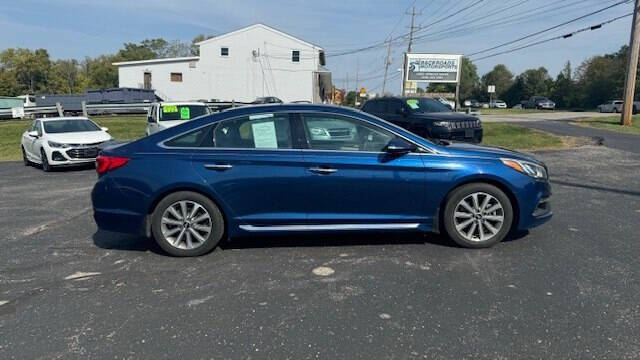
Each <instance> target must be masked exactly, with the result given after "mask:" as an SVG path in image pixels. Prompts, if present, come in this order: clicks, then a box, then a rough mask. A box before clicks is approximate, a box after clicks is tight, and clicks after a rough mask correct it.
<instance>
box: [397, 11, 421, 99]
mask: <svg viewBox="0 0 640 360" xmlns="http://www.w3.org/2000/svg"><path fill="white" fill-rule="evenodd" d="M405 14H406V15H411V26H410V27H409V45H408V46H407V54H410V53H411V45H413V32H414V31H415V30H416V29H417V28H418V27H417V26H415V20H416V15H422V13H416V7H415V6H414V7H412V8H411V12H410V13H405ZM407 66H408V64H407V57H406V56H405V57H404V64H403V65H402V68H403V71H402V96H406V95H407V82H406V79H407V70H408V68H407Z"/></svg>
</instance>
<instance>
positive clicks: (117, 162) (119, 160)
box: [96, 155, 129, 174]
mask: <svg viewBox="0 0 640 360" xmlns="http://www.w3.org/2000/svg"><path fill="white" fill-rule="evenodd" d="M127 162H129V158H126V157H119V156H105V155H100V156H98V157H97V158H96V171H97V172H98V174H104V173H106V172H108V171H111V170H115V169H117V168H119V167H121V166H124V165H125V164H126V163H127Z"/></svg>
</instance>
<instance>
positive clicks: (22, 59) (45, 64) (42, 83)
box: [0, 48, 51, 93]
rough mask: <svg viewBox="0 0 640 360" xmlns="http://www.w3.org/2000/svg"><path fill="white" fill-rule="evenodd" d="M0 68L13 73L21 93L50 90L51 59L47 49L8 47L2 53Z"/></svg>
mask: <svg viewBox="0 0 640 360" xmlns="http://www.w3.org/2000/svg"><path fill="white" fill-rule="evenodd" d="M0 68H2V69H3V70H4V71H8V72H10V73H12V74H13V77H14V78H15V81H16V83H17V87H18V91H19V92H20V93H27V92H29V93H36V92H46V91H48V77H49V72H50V70H51V61H50V60H49V53H48V52H47V50H45V49H37V50H35V51H32V50H29V49H21V48H18V49H7V50H5V51H3V52H2V53H0ZM5 76H7V75H5Z"/></svg>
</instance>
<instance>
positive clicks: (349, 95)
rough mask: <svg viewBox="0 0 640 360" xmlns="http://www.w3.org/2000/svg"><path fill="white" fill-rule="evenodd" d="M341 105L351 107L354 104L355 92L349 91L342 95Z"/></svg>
mask: <svg viewBox="0 0 640 360" xmlns="http://www.w3.org/2000/svg"><path fill="white" fill-rule="evenodd" d="M342 105H345V106H352V107H353V106H356V92H355V91H349V92H348V93H347V95H346V96H345V97H344V102H343V103H342Z"/></svg>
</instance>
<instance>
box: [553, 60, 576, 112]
mask: <svg viewBox="0 0 640 360" xmlns="http://www.w3.org/2000/svg"><path fill="white" fill-rule="evenodd" d="M577 92H578V89H577V88H576V86H575V82H574V81H573V73H572V70H571V62H569V61H567V63H566V64H565V65H564V69H562V71H561V72H560V74H558V77H557V78H556V81H555V82H554V84H553V90H552V92H551V100H553V102H555V103H556V106H557V107H559V108H571V107H575V106H580V105H579V104H578V102H577V100H576V98H577V96H576V95H577Z"/></svg>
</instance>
